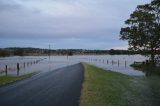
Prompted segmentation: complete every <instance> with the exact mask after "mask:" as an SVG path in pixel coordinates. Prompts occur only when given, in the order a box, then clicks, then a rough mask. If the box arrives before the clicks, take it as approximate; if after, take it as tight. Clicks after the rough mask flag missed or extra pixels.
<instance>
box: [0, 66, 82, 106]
mask: <svg viewBox="0 0 160 106" xmlns="http://www.w3.org/2000/svg"><path fill="white" fill-rule="evenodd" d="M82 82H83V66H82V64H80V63H79V64H75V65H72V66H68V67H65V68H61V69H57V70H53V71H50V72H46V73H41V74H37V75H35V76H33V77H31V78H28V79H25V80H22V81H18V82H16V83H13V84H9V85H6V86H1V87H0V106H78V105H79V97H80V91H81V87H82Z"/></svg>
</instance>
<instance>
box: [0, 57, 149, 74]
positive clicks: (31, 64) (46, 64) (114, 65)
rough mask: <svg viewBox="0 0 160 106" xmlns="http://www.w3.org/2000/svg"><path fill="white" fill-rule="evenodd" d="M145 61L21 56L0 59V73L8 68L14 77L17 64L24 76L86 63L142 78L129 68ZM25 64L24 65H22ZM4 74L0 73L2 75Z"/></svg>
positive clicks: (121, 58) (133, 58) (135, 58)
mask: <svg viewBox="0 0 160 106" xmlns="http://www.w3.org/2000/svg"><path fill="white" fill-rule="evenodd" d="M144 60H146V57H143V56H141V55H130V56H129V55H91V56H88V55H83V56H82V55H79V56H77V55H76V56H50V57H48V56H23V57H17V56H14V57H5V58H0V72H2V71H4V70H5V65H7V66H8V70H9V72H8V74H9V75H16V74H17V73H16V71H17V66H16V64H17V63H19V65H20V66H19V67H20V71H19V74H20V75H21V74H26V73H31V72H35V71H41V72H47V71H54V69H57V68H61V67H65V66H68V65H72V64H76V63H78V62H86V63H89V64H93V65H96V66H98V67H101V68H104V69H106V70H113V71H116V72H120V73H123V74H127V75H132V76H144V75H145V73H144V72H142V71H137V70H135V69H134V68H132V67H130V64H133V63H134V61H137V62H141V61H144ZM24 63H25V64H24ZM4 74H5V73H0V75H4Z"/></svg>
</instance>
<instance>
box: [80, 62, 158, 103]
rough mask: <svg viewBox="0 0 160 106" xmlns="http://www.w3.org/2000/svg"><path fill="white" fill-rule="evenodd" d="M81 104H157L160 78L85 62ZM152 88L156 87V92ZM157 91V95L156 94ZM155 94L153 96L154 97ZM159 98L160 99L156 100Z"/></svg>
mask: <svg viewBox="0 0 160 106" xmlns="http://www.w3.org/2000/svg"><path fill="white" fill-rule="evenodd" d="M84 68H85V79H84V83H83V88H82V92H81V98H80V106H155V105H156V103H157V104H159V98H158V99H157V96H159V95H160V90H159V88H160V84H157V83H153V82H155V81H160V79H159V78H152V80H150V79H147V78H146V77H131V76H127V75H123V74H120V73H116V72H111V71H106V70H103V69H101V68H97V67H95V66H92V65H87V64H84ZM150 88H154V90H155V91H154V92H152V90H151V89H150ZM154 93H155V95H156V96H155V95H154ZM152 96H153V97H152ZM156 100H158V101H156Z"/></svg>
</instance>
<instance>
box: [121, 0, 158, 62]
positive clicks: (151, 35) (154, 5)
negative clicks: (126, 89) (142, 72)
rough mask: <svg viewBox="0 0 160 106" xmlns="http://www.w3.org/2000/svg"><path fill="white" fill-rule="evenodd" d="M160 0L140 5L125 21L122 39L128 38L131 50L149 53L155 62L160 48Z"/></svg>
mask: <svg viewBox="0 0 160 106" xmlns="http://www.w3.org/2000/svg"><path fill="white" fill-rule="evenodd" d="M159 13H160V0H153V1H152V2H151V3H150V4H144V5H138V6H137V8H136V10H135V11H134V12H133V13H132V14H131V15H130V18H129V19H127V20H126V21H125V24H126V25H127V27H125V28H121V31H120V39H121V40H128V43H129V46H130V48H129V49H130V50H135V51H142V52H143V54H144V55H147V54H145V53H148V52H146V51H149V56H150V58H151V60H152V64H154V63H155V61H154V60H155V55H156V52H157V50H158V49H160V24H159V23H160V14H159Z"/></svg>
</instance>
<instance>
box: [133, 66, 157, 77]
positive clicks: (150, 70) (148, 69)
mask: <svg viewBox="0 0 160 106" xmlns="http://www.w3.org/2000/svg"><path fill="white" fill-rule="evenodd" d="M131 67H133V68H134V69H136V70H140V71H143V72H145V73H146V75H147V76H151V75H158V76H160V66H153V65H147V64H131Z"/></svg>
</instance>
